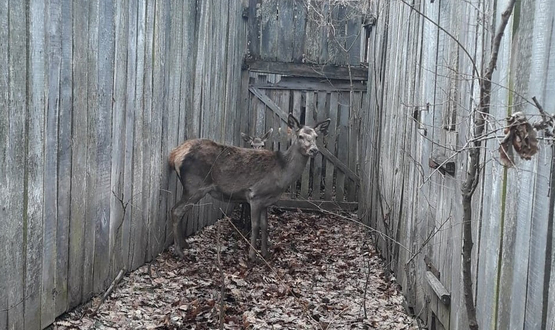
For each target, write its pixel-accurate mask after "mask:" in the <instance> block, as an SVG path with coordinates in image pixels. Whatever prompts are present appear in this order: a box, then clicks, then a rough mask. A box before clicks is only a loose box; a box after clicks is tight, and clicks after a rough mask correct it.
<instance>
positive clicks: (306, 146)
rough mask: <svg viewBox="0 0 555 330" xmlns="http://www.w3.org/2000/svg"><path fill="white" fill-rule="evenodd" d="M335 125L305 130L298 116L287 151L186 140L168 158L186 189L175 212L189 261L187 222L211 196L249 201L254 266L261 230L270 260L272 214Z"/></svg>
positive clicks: (179, 246)
mask: <svg viewBox="0 0 555 330" xmlns="http://www.w3.org/2000/svg"><path fill="white" fill-rule="evenodd" d="M330 122H331V120H330V119H329V118H328V119H326V120H324V121H322V122H319V123H317V124H316V125H314V127H310V126H306V125H301V124H300V123H299V121H298V120H297V118H295V116H293V115H292V114H289V116H288V117H287V125H288V126H289V128H291V129H292V131H294V134H293V136H292V142H291V145H290V147H289V148H288V149H287V150H286V151H284V152H281V151H270V150H265V149H262V150H260V149H250V148H240V147H235V146H228V145H224V144H219V143H216V142H214V141H212V140H208V139H191V140H186V141H185V142H183V144H181V145H180V146H178V147H176V148H175V149H173V150H172V151H171V152H170V154H169V157H168V162H169V165H170V167H171V168H172V169H173V170H175V172H176V173H177V177H178V178H179V181H180V182H181V184H182V186H183V195H182V197H181V199H180V200H179V201H178V202H177V203H176V204H175V206H174V207H173V209H172V225H173V234H174V248H175V251H176V253H177V255H178V256H179V257H181V258H184V253H183V241H184V239H183V237H182V235H181V233H182V231H181V222H182V219H183V218H184V216H185V215H186V214H187V213H188V212H189V211H190V210H191V209H192V208H193V206H194V204H196V203H197V202H198V201H199V200H200V199H201V198H203V197H204V196H205V195H206V194H209V195H210V196H212V197H213V198H215V199H217V200H221V201H225V202H234V203H241V202H247V203H249V204H250V208H251V227H252V230H251V237H250V248H249V259H250V260H251V261H254V260H255V258H256V255H257V252H256V247H257V244H256V243H257V240H258V232H259V231H260V250H261V255H262V257H264V258H266V257H268V219H267V215H266V214H267V212H266V209H267V207H268V206H271V205H272V204H274V203H276V202H277V201H278V200H279V198H280V196H281V194H282V193H283V192H284V191H285V190H286V189H287V187H289V186H290V185H291V184H292V183H293V182H295V181H297V179H298V178H299V177H300V176H301V174H302V173H303V171H304V168H305V166H306V164H307V162H308V160H309V158H311V157H314V156H316V154H317V153H318V152H319V150H318V146H317V145H316V138H317V137H318V133H322V134H323V135H325V134H326V133H327V131H328V127H329V125H330Z"/></svg>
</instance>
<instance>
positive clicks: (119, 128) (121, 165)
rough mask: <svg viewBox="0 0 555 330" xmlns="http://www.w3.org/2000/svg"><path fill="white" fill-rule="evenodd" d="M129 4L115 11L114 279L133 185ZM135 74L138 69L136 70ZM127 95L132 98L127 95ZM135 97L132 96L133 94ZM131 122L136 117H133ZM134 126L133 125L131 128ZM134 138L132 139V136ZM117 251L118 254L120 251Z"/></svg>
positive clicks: (110, 248)
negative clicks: (128, 163) (129, 177)
mask: <svg viewBox="0 0 555 330" xmlns="http://www.w3.org/2000/svg"><path fill="white" fill-rule="evenodd" d="M128 13H129V9H128V2H127V1H126V0H123V1H119V2H117V3H116V5H115V10H114V22H115V27H114V36H115V38H114V42H115V48H114V52H115V53H114V58H115V62H114V86H113V99H112V108H113V114H112V128H111V134H112V155H111V157H112V169H111V173H110V181H111V184H110V185H111V193H110V196H109V200H110V213H109V214H110V215H109V216H110V227H109V233H110V239H109V241H108V260H107V263H108V264H109V272H108V274H109V275H108V276H109V277H110V278H112V277H115V276H117V273H118V272H119V270H120V269H121V268H123V267H122V259H121V254H120V252H121V251H122V249H123V247H122V235H121V234H122V232H121V229H122V226H123V222H124V221H126V219H125V218H124V211H123V209H124V207H125V204H126V203H128V202H129V201H130V199H131V196H130V194H131V193H130V190H131V182H125V177H124V171H125V156H126V154H127V152H126V144H127V141H128V139H126V137H127V127H128V125H126V122H127V118H126V117H127V116H129V115H130V116H133V112H127V111H126V104H127V98H128V97H132V95H133V94H132V93H133V92H131V91H127V88H126V87H127V84H126V80H127V79H128V77H127V74H128V72H127V56H128V49H129V48H128V44H129V41H128V40H129V34H128V31H129V27H128V19H129V16H128ZM132 70H133V71H134V68H133V69H132ZM126 94H127V95H128V96H126ZM129 94H131V95H129ZM131 122H133V121H132V118H131ZM129 126H130V125H129ZM130 139H132V136H131V137H130ZM116 251H117V252H116Z"/></svg>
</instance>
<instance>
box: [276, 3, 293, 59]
mask: <svg viewBox="0 0 555 330" xmlns="http://www.w3.org/2000/svg"><path fill="white" fill-rule="evenodd" d="M277 4H278V5H277V22H276V25H277V26H276V30H274V31H273V33H274V34H276V38H275V43H276V49H275V55H274V56H275V57H276V58H277V59H278V60H279V61H282V62H291V61H293V43H292V42H290V41H289V40H290V38H291V27H292V26H293V24H294V18H293V17H294V15H295V13H294V11H295V9H294V5H295V1H294V0H281V1H278V2H277Z"/></svg>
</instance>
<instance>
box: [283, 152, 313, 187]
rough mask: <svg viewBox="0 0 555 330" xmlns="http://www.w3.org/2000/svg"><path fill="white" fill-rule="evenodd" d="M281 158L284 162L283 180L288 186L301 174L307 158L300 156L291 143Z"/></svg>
mask: <svg viewBox="0 0 555 330" xmlns="http://www.w3.org/2000/svg"><path fill="white" fill-rule="evenodd" d="M283 157H284V160H285V166H284V168H283V171H284V172H283V178H284V181H285V182H286V185H290V184H292V183H293V182H294V181H296V180H297V179H298V178H299V176H300V175H301V174H302V173H303V171H304V168H305V167H306V163H307V162H308V158H309V157H308V156H305V155H303V154H301V152H300V150H299V147H298V146H297V144H296V143H293V144H292V145H291V147H289V149H287V151H285V153H284V154H283Z"/></svg>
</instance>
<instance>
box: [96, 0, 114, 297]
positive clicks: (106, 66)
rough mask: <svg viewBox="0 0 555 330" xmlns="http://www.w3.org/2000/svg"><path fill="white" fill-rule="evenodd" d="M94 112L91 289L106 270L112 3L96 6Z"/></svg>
mask: <svg viewBox="0 0 555 330" xmlns="http://www.w3.org/2000/svg"><path fill="white" fill-rule="evenodd" d="M98 17H99V19H98V25H99V29H98V113H97V117H96V125H95V131H96V135H97V140H96V146H95V147H96V150H97V151H96V163H97V168H96V194H95V196H94V199H93V201H94V202H95V206H96V207H95V212H94V213H93V214H92V215H91V216H92V218H93V219H95V221H96V228H95V244H94V254H95V255H94V285H93V288H94V291H95V292H100V291H102V290H103V289H104V288H106V287H107V286H108V285H109V284H110V282H111V279H110V278H109V274H110V262H109V258H110V240H111V237H110V198H111V196H112V187H111V182H110V174H111V165H112V160H111V158H112V137H111V127H112V100H113V94H112V92H113V82H114V4H113V3H110V4H103V5H101V6H99V15H98Z"/></svg>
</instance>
